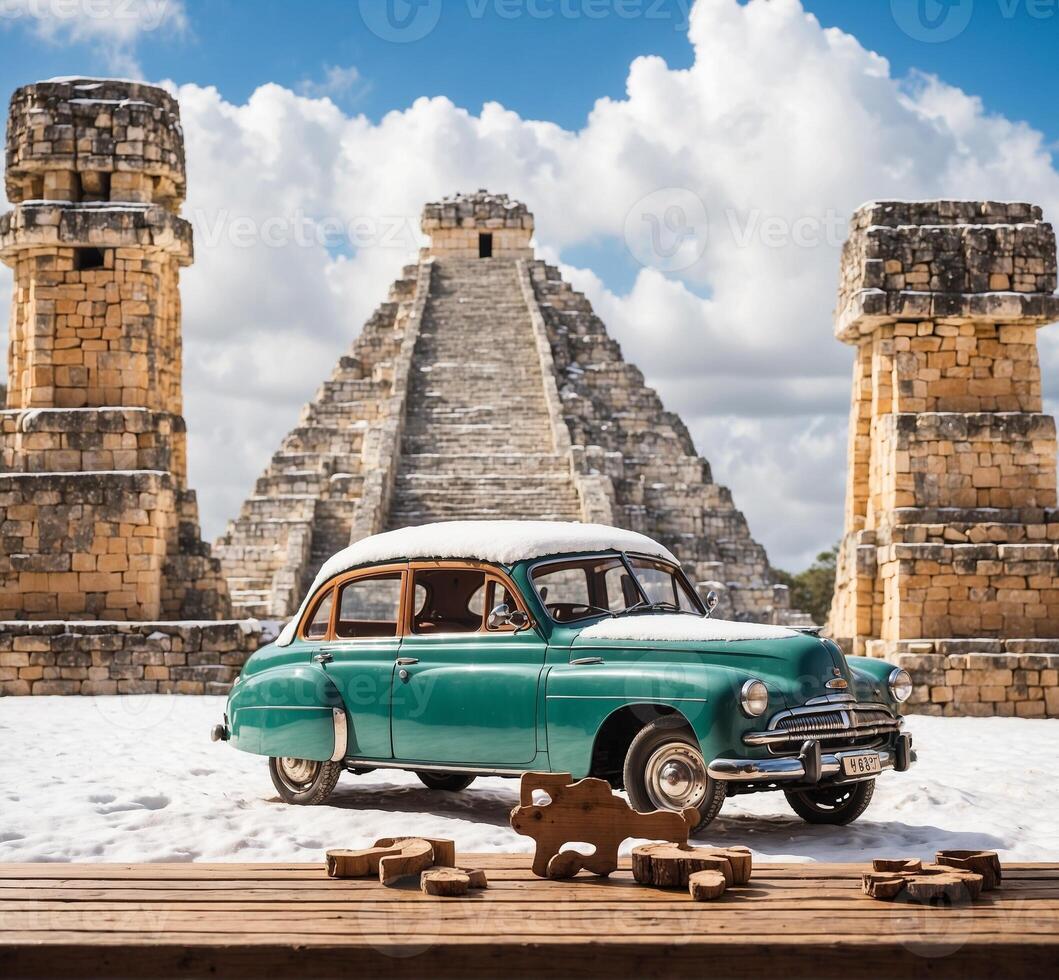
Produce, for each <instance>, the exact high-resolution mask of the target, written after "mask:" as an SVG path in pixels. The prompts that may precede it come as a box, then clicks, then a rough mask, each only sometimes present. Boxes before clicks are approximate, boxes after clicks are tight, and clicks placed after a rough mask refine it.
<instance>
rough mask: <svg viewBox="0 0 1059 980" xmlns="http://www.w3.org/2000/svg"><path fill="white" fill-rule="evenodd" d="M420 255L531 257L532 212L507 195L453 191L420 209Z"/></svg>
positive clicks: (475, 257)
mask: <svg viewBox="0 0 1059 980" xmlns="http://www.w3.org/2000/svg"><path fill="white" fill-rule="evenodd" d="M422 228H423V233H424V234H426V235H429V236H430V245H429V246H428V247H427V248H425V249H423V257H424V258H428V257H431V256H433V257H435V258H439V259H440V258H450V259H478V258H498V259H532V258H533V249H532V248H531V247H530V238H531V237H532V236H533V215H532V214H530V212H529V209H528V208H527V207H526V205H525V204H523V203H522V202H521V201H512V200H511V198H509V197H508V196H507V195H506V194H490V193H489V192H488V191H486V190H479V191H477V192H476V193H474V194H454V195H453V196H452V197H447V198H445V199H444V200H442V201H438V202H437V203H435V204H428V205H427V206H426V207H425V208H424V209H423V222H422Z"/></svg>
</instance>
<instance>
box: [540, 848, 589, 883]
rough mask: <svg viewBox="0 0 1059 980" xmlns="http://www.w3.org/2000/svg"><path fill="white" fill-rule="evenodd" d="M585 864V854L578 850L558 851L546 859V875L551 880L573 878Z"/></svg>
mask: <svg viewBox="0 0 1059 980" xmlns="http://www.w3.org/2000/svg"><path fill="white" fill-rule="evenodd" d="M584 866H585V855H584V854H581V853H580V852H578V851H560V852H559V853H558V854H556V855H555V856H554V857H552V858H551V859H550V860H549V861H548V869H547V875H548V877H549V878H551V879H552V880H553V881H561V880H563V879H565V878H573V877H574V876H575V875H576V874H577V873H578V871H580V870H581V869H582V868H583V867H584Z"/></svg>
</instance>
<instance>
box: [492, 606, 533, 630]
mask: <svg viewBox="0 0 1059 980" xmlns="http://www.w3.org/2000/svg"><path fill="white" fill-rule="evenodd" d="M529 623H530V619H529V616H527V615H526V614H525V613H524V612H522V611H521V610H520V609H515V610H512V608H511V607H510V606H509V605H508V604H507V603H506V602H501V603H500V604H499V605H497V606H494V607H493V609H492V611H491V612H490V613H489V618H488V619H487V620H486V625H487V626H488V627H489V629H491V630H497V629H500V628H501V627H502V626H514V627H515V632H516V633H519V632H521V631H522V630H524V629H526V627H527V626H529Z"/></svg>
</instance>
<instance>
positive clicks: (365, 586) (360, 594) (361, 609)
mask: <svg viewBox="0 0 1059 980" xmlns="http://www.w3.org/2000/svg"><path fill="white" fill-rule="evenodd" d="M339 596H340V597H339V602H338V621H337V622H336V623H335V635H336V636H338V637H342V638H344V639H350V638H366V637H387V636H396V635H397V622H398V617H399V615H400V608H401V573H400V572H387V573H385V574H382V575H371V576H366V577H364V578H356V579H353V580H352V581H350V582H347V583H346V584H345V585H343V586H341V587H340V589H339Z"/></svg>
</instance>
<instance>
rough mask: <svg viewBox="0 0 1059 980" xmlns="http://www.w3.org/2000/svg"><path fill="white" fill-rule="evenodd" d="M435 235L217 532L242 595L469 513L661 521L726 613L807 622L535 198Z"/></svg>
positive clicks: (459, 216)
mask: <svg viewBox="0 0 1059 980" xmlns="http://www.w3.org/2000/svg"><path fill="white" fill-rule="evenodd" d="M422 227H423V231H424V232H425V234H426V235H428V236H429V238H430V244H429V246H427V247H426V248H424V249H423V250H422V251H421V253H420V255H419V261H418V262H417V263H416V264H414V265H410V266H407V267H406V268H405V269H404V271H403V273H402V275H401V277H400V278H399V279H398V280H397V281H396V282H395V283H393V285H392V286H391V287H390V291H389V296H388V298H387V299H386V301H385V302H383V303H382V304H381V305H380V306H379V307H378V309H377V310H376V311H375V313H374V314H373V315H372V317H371V318H370V319H369V320H368V322H367V323H366V324H365V325H364V327H363V329H362V330H361V332H360V334H359V335H358V336H357V337H356V339H355V340H354V341H353V345H352V348H351V349H350V351H349V352H348V353H347V354H346V355H344V356H342V357H340V358H339V360H338V363H337V364H336V366H335V369H334V371H333V372H332V374H331V377H330V378H329V379H327V380H325V381H324V383H323V384H322V385H321V386H320V388H319V390H318V391H317V393H316V396H315V397H314V398H313V400H312V401H311V402H310V403H309V404H308V405H306V406H305V408H304V409H303V411H302V414H301V418H300V419H299V420H298V421H297V423H296V424H295V425H294V427H293V428H292V429H291V431H290V432H289V433H288V434H287V435H286V436H285V437H284V439H283V440H282V442H281V444H280V446H279V449H278V450H277V451H276V453H275V454H274V455H273V457H272V460H271V462H270V463H269V465H268V466H267V467H266V469H265V471H264V472H263V473H262V474H261V476H260V477H259V478H258V480H257V483H256V485H255V487H254V489H253V491H252V493H251V494H250V496H249V497H248V498H247V499H246V501H245V502H244V504H243V506H242V508H241V511H240V513H239V516H238V517H237V518H236V519H235V520H234V521H232V522H231V523H230V524H229V526H228V530H227V532H226V533H225V534H224V535H223V536H222V538H221V539H220V540H219V541H218V542H217V545H216V547H215V549H214V554H216V555H218V556H220V558H221V560H222V563H223V567H224V570H225V574H226V576H227V579H228V585H229V589H230V591H231V594H232V599H233V603H234V604H235V606H236V607H237V608H238V609H239V610H240V611H242V612H243V613H245V614H248V615H254V616H258V617H262V618H283V617H286V616H288V615H290V614H291V613H293V611H294V610H295V609H296V608H297V606H298V603H299V602H300V600H301V597H302V595H303V594H304V591H305V589H306V588H307V587H308V584H309V583H310V582H311V581H312V579H313V577H314V575H315V574H316V571H317V570H318V569H319V567H320V566H321V564H322V563H323V562H324V561H325V560H326V559H327V558H328V557H330V555H332V554H333V553H334V552H336V551H338V550H340V549H341V548H344V547H346V546H347V545H349V544H350V543H351V542H353V541H357V540H360V539H361V538H363V537H366V536H367V535H370V534H374V533H377V532H379V531H384V530H389V529H392V528H396V527H402V526H406V525H416V524H425V523H429V522H433V521H442V520H453V519H466V518H507V519H545V520H569V521H593V522H599V523H602V524H612V525H616V526H619V527H625V528H629V529H631V530H636V531H641V532H644V533H646V534H649V535H651V536H652V537H654V538H656V539H657V540H659V541H661V542H662V543H663V544H665V545H666V546H667V547H668V548H669V549H670V550H671V551H673V553H674V554H676V555H677V556H678V557H679V558H680V559H681V561H682V562H683V564H684V567H685V569H686V571H687V572H688V573H689V575H690V577H691V578H692V580H693V581H694V582H695V583H696V584H697V586H698V587H699V588H700V589H701V590H702V591H703V592H705V591H707V590H710V589H713V590H716V591H718V592H719V593H720V595H721V607H720V612H721V613H724V614H726V615H728V616H732V617H737V618H743V619H748V620H754V621H759V622H792V621H794V622H804V617H802V618H799V616H798V615H797V614H794V613H792V612H791V611H790V610H789V609H788V596H787V590H786V588H784V587H783V586H779V585H775V584H774V581H773V579H774V576H773V574H772V571H771V569H770V567H769V563H768V558H767V556H766V554H765V550H764V548H762V547H761V545H760V544H758V543H757V542H756V541H755V540H754V539H753V538H752V537H751V535H750V531H749V529H748V527H747V523H746V520H745V519H744V517H743V515H742V514H741V513H740V512H739V510H737V509H736V507H735V504H734V503H733V502H732V497H731V494H730V492H729V491H728V490H727V489H726V488H725V487H723V486H719V485H718V484H716V483H714V482H713V478H712V475H711V473H710V467H709V464H708V463H707V462H706V461H705V460H704V459H702V458H701V457H700V456H699V455H698V453H697V452H696V450H695V446H694V444H693V443H692V440H691V436H690V435H689V433H688V430H687V428H686V427H685V425H684V423H683V422H682V421H681V420H680V418H679V417H678V416H676V415H674V414H673V413H671V412H667V411H666V410H665V408H664V406H663V405H662V402H661V399H660V398H659V397H658V395H657V394H656V393H655V391H654V390H653V389H651V388H649V387H647V385H646V384H645V383H644V378H643V375H642V374H641V373H640V371H638V370H637V369H636V368H635V367H634V366H633V365H631V364H628V363H626V362H625V360H624V359H623V358H622V354H621V348H620V347H619V346H618V344H617V343H615V341H614V340H612V339H611V338H610V336H608V334H607V329H606V327H605V326H604V324H603V322H602V321H601V320H600V319H599V317H597V316H596V315H595V313H594V312H593V310H592V306H591V304H590V303H589V301H588V300H587V299H586V298H585V297H584V296H583V295H582V294H581V293H579V292H576V291H575V290H574V289H573V288H572V287H571V286H570V285H569V284H568V283H566V282H564V281H563V279H562V276H561V275H560V273H559V270H558V269H556V268H554V267H553V266H549V265H547V264H546V263H545V262H543V261H542V260H540V259H538V258H537V257H536V256H535V255H534V251H533V247H532V245H531V238H532V235H533V228H534V223H533V215H532V214H531V213H530V211H529V209H528V208H527V207H526V205H525V204H522V203H520V202H518V201H513V200H511V199H510V198H508V197H507V196H506V195H503V194H490V193H489V192H487V191H484V190H480V191H478V192H476V193H473V194H458V195H455V196H453V197H449V198H446V199H444V200H441V201H438V202H436V203H430V204H427V205H426V207H425V208H424V211H423V221H422Z"/></svg>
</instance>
